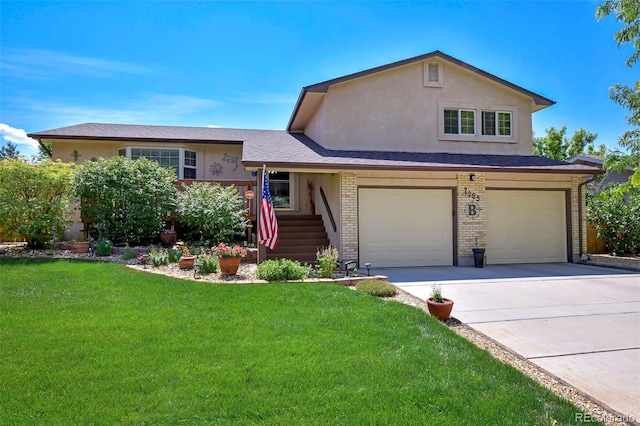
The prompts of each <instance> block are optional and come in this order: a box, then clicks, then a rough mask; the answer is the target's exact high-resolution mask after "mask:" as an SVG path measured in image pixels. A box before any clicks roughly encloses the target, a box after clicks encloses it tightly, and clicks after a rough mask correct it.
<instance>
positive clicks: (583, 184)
mask: <svg viewBox="0 0 640 426" xmlns="http://www.w3.org/2000/svg"><path fill="white" fill-rule="evenodd" d="M599 174H602V173H598V174H594V175H593V176H592V177H591V179H589V180H585V181H584V182H582V183H581V184H579V185H578V241H579V243H578V247H579V253H580V257H582V255H583V254H584V243H583V242H582V236H583V235H582V234H583V231H582V222H583V216H584V212H583V211H582V207H583V203H582V187H583V186H585V185H586V184H588V183H591V182H593V181H594V180H596V178H597V177H598V175H599Z"/></svg>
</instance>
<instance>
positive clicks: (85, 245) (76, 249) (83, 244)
mask: <svg viewBox="0 0 640 426" xmlns="http://www.w3.org/2000/svg"><path fill="white" fill-rule="evenodd" d="M89 247H90V245H89V241H75V242H73V243H71V253H88V252H89Z"/></svg>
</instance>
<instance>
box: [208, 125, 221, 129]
mask: <svg viewBox="0 0 640 426" xmlns="http://www.w3.org/2000/svg"><path fill="white" fill-rule="evenodd" d="M207 127H208V128H210V129H220V128H221V127H222V126H216V125H215V124H208V125H207Z"/></svg>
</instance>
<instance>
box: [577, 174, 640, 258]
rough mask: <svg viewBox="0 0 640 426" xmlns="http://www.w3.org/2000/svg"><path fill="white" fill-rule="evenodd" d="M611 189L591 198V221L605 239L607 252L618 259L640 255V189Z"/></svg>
mask: <svg viewBox="0 0 640 426" xmlns="http://www.w3.org/2000/svg"><path fill="white" fill-rule="evenodd" d="M620 186H621V185H610V186H607V188H606V189H605V190H604V191H602V192H600V193H599V194H597V195H594V196H589V197H588V203H587V220H589V222H591V223H592V224H593V226H594V227H595V228H596V229H597V231H598V235H599V236H600V237H602V238H604V240H605V242H606V243H607V249H608V250H609V251H610V252H611V254H613V255H616V256H623V255H637V254H639V253H640V187H628V186H629V185H628V184H627V185H626V186H627V187H628V188H627V190H626V191H620Z"/></svg>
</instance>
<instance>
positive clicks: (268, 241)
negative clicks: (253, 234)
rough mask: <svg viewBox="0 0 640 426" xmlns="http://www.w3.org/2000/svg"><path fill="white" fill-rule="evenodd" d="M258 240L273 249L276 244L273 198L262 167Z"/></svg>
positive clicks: (276, 222) (276, 228)
mask: <svg viewBox="0 0 640 426" xmlns="http://www.w3.org/2000/svg"><path fill="white" fill-rule="evenodd" d="M258 241H259V242H260V244H262V245H264V246H267V247H269V248H270V249H271V250H275V249H276V247H277V246H278V221H277V220H276V213H275V212H274V211H273V200H271V193H270V192H269V180H268V178H267V172H266V170H265V169H264V168H263V169H262V204H261V207H260V224H259V225H258Z"/></svg>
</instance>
